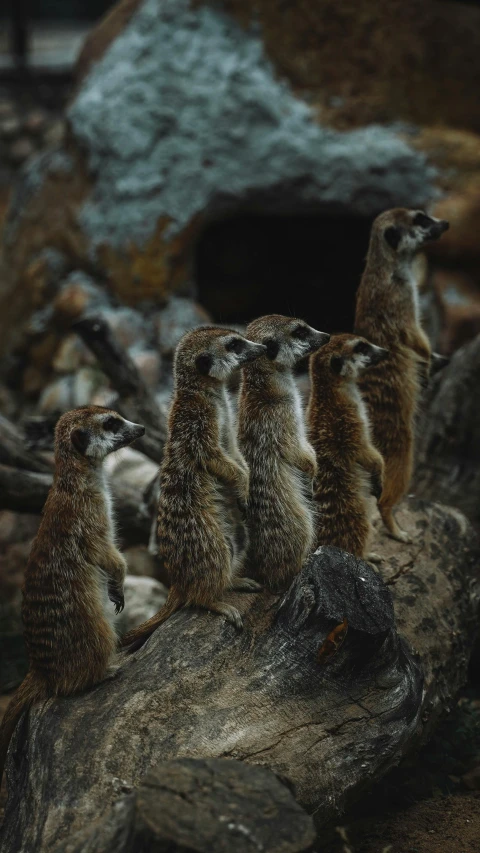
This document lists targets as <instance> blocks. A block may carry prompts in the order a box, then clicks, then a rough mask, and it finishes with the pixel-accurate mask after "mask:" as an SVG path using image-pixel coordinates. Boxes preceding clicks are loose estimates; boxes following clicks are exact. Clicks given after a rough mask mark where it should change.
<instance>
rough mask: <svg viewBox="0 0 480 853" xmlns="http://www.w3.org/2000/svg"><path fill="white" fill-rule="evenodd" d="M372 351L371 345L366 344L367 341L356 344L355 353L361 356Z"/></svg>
mask: <svg viewBox="0 0 480 853" xmlns="http://www.w3.org/2000/svg"><path fill="white" fill-rule="evenodd" d="M369 349H370V344H366V343H365V341H359V342H358V344H355V346H354V348H353V351H354V352H358V353H360V354H361V355H365V354H366V353H367V352H368V351H369Z"/></svg>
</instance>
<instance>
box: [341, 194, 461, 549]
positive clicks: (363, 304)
mask: <svg viewBox="0 0 480 853" xmlns="http://www.w3.org/2000/svg"><path fill="white" fill-rule="evenodd" d="M447 228H448V222H445V221H444V220H441V219H434V218H433V217H432V216H427V215H426V214H425V213H423V212H421V211H417V210H405V209H403V208H396V209H394V210H387V211H386V212H385V213H382V214H381V215H380V216H378V217H377V219H376V220H375V222H374V223H373V226H372V233H371V236H370V246H369V249H368V255H367V263H366V267H365V272H364V274H363V277H362V281H361V283H360V287H359V289H358V293H357V306H356V314H355V333H356V334H358V335H362V336H363V337H365V338H367V340H369V341H372V343H375V344H377V345H378V346H381V347H385V348H386V349H387V350H388V351H389V358H388V359H386V360H385V361H382V362H381V363H379V364H378V365H376V366H375V367H372V369H371V370H368V371H367V372H366V373H365V374H364V375H363V376H362V377H361V379H360V390H361V392H362V395H363V398H364V400H365V402H366V404H367V408H368V413H369V417H370V421H371V424H372V435H373V442H374V444H375V446H376V447H377V449H378V450H379V451H380V453H381V454H382V456H383V458H384V461H385V479H384V487H383V492H382V497H381V498H380V501H379V505H378V506H379V510H380V514H381V516H382V519H383V522H384V524H385V526H386V527H387V530H388V531H389V532H390V535H391V536H393V538H394V539H398V540H399V541H400V542H408V541H409V540H408V536H407V534H406V533H405V532H404V531H403V530H401V529H400V528H399V526H398V525H397V523H396V521H395V519H394V517H393V507H394V506H395V505H396V504H397V503H398V502H399V501H400V499H401V498H402V497H403V496H404V495H405V494H406V492H407V489H408V487H409V484H410V480H411V475H412V466H413V446H414V429H415V414H416V408H417V404H418V400H419V396H420V393H421V385H422V372H423V374H425V372H427V373H428V370H429V366H430V356H431V352H430V344H429V342H428V338H427V336H426V335H425V333H424V332H423V330H422V328H421V324H420V308H419V300H418V292H417V286H416V280H415V275H414V272H413V264H414V260H415V254H416V252H417V251H418V249H420V247H421V246H423V245H424V244H425V243H427V242H429V241H430V240H437V239H438V238H439V237H440V236H441V235H442V234H443V232H444V231H446V229H447Z"/></svg>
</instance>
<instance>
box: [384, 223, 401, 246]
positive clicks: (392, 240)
mask: <svg viewBox="0 0 480 853" xmlns="http://www.w3.org/2000/svg"><path fill="white" fill-rule="evenodd" d="M402 233H403V232H402V229H401V228H396V226H395V225H390V227H389V228H385V231H384V232H383V236H384V237H385V240H386V241H387V243H388V245H389V246H390V248H391V249H393V250H394V251H395V249H398V244H399V243H400V240H401V239H402Z"/></svg>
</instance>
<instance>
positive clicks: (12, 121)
mask: <svg viewBox="0 0 480 853" xmlns="http://www.w3.org/2000/svg"><path fill="white" fill-rule="evenodd" d="M21 129H22V126H21V124H20V122H19V120H18V118H15V116H11V117H10V116H9V117H7V118H4V119H2V120H1V121H0V137H3V139H13V137H14V136H17V134H18V133H20V131H21Z"/></svg>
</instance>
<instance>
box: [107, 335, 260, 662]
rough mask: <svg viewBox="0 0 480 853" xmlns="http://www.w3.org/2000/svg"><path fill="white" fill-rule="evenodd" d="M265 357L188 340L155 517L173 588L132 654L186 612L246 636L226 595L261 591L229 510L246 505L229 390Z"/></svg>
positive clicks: (209, 339)
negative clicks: (202, 612)
mask: <svg viewBox="0 0 480 853" xmlns="http://www.w3.org/2000/svg"><path fill="white" fill-rule="evenodd" d="M264 351H265V348H264V347H263V346H261V345H259V344H257V343H254V342H252V341H248V340H246V339H245V338H244V337H242V336H241V335H239V334H238V333H236V332H233V331H231V330H229V329H219V328H199V329H196V330H195V331H193V332H189V333H187V335H185V336H184V337H183V338H182V340H181V341H180V343H179V345H178V347H177V351H176V354H175V365H174V374H175V389H174V397H173V402H172V406H171V409H170V415H169V430H168V439H167V443H166V446H165V454H164V459H163V463H162V466H161V470H160V501H159V512H158V545H159V553H160V556H161V557H162V559H163V562H164V564H165V568H166V570H167V573H168V575H169V578H170V583H171V586H170V591H169V595H168V598H167V601H166V603H165V606H164V607H163V608H162V610H160V611H159V613H157V614H156V615H155V616H153V617H152V619H149V620H148V622H145V623H144V624H143V625H140V626H139V627H138V628H135V629H133V630H132V631H130V632H129V633H128V634H126V635H125V637H124V638H123V645H124V646H126V647H128V648H129V649H130V651H133V650H134V649H137V648H139V647H140V646H141V645H142V644H143V643H144V642H145V640H146V639H147V638H148V637H149V636H150V634H152V633H153V631H154V630H155V629H156V628H157V627H158V626H159V625H161V624H162V623H163V622H165V621H166V619H168V618H169V617H170V616H171V615H172V614H173V613H175V611H176V610H178V609H179V608H180V607H183V606H192V607H201V608H204V609H207V610H211V611H213V612H214V613H219V614H222V615H223V616H225V617H226V619H227V620H228V621H230V622H232V623H233V624H234V625H236V626H237V627H238V628H241V626H242V620H241V616H240V613H239V611H238V610H237V609H236V608H235V607H233V606H232V605H230V604H227V603H226V602H225V601H224V594H225V592H226V590H228V589H236V590H242V591H249V592H252V591H256V590H258V589H260V587H259V585H258V583H256V582H255V581H254V580H251V579H250V578H245V577H241V576H239V572H240V569H241V567H242V559H241V554H240V553H239V549H237V545H236V536H235V524H236V519H235V517H234V513H233V509H232V508H233V506H234V505H235V506H236V504H237V502H238V503H239V505H240V507H244V506H245V504H246V502H247V498H248V488H249V473H248V467H247V464H246V462H245V460H244V458H243V456H242V455H241V453H240V451H239V449H238V446H237V443H236V440H235V435H234V434H233V424H232V415H231V408H230V403H229V400H228V396H227V391H226V383H227V380H228V379H229V377H230V376H231V375H232V374H233V373H234V372H235V371H237V370H239V369H240V367H242V365H244V364H247V363H248V362H250V361H251V360H253V359H255V358H258V357H259V356H260V354H261V353H263V352H264Z"/></svg>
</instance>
